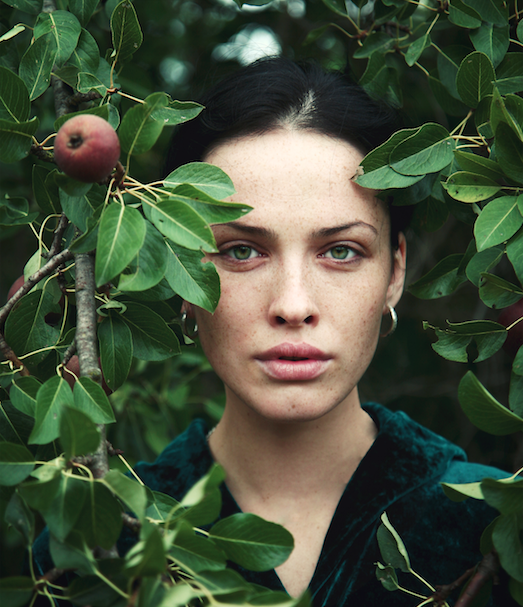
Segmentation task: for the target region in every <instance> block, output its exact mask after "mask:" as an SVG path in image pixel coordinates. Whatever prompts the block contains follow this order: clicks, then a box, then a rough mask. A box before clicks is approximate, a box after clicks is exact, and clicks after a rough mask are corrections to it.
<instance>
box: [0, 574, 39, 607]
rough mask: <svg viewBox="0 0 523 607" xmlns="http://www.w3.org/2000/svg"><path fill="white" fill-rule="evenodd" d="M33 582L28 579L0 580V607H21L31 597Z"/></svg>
mask: <svg viewBox="0 0 523 607" xmlns="http://www.w3.org/2000/svg"><path fill="white" fill-rule="evenodd" d="M33 590H34V582H33V580H32V578H30V577H22V576H18V577H8V578H4V579H2V580H0V601H1V602H2V607H23V606H24V605H27V604H28V603H29V602H30V599H31V597H32V596H33Z"/></svg>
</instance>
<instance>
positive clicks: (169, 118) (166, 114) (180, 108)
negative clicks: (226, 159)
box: [151, 100, 217, 168]
mask: <svg viewBox="0 0 523 607" xmlns="http://www.w3.org/2000/svg"><path fill="white" fill-rule="evenodd" d="M202 110H203V105H200V104H199V103H193V102H192V101H173V100H169V105H168V107H159V108H158V109H156V110H154V111H153V113H152V114H151V118H153V120H157V121H158V122H161V123H162V124H163V125H164V126H174V125H176V124H181V123H182V122H187V121H188V120H192V119H193V118H196V116H198V114H199V113H200V112H201V111H202ZM216 168H217V167H216Z"/></svg>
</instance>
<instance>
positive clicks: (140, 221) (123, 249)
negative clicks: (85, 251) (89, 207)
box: [95, 203, 146, 286]
mask: <svg viewBox="0 0 523 607" xmlns="http://www.w3.org/2000/svg"><path fill="white" fill-rule="evenodd" d="M145 232H146V227H145V221H144V218H143V217H142V215H141V214H140V212H139V211H137V210H136V209H133V208H132V207H128V206H125V205H123V204H117V203H113V204H110V205H109V206H108V207H106V208H105V210H104V212H103V213H102V220H101V222H100V227H99V230H98V246H97V251H96V265H95V273H96V285H97V286H101V285H103V284H105V283H106V282H110V281H111V280H112V279H113V278H115V277H116V276H118V274H119V273H120V272H122V271H123V270H124V269H125V268H126V266H127V265H128V264H129V263H130V262H131V261H132V260H133V258H134V257H135V256H136V254H137V253H138V251H139V250H140V248H141V247H142V244H143V241H144V239H145Z"/></svg>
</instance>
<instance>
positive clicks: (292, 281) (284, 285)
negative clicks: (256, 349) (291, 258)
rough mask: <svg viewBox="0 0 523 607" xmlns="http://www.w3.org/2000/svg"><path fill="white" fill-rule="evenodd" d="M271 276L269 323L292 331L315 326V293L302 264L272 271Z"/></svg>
mask: <svg viewBox="0 0 523 607" xmlns="http://www.w3.org/2000/svg"><path fill="white" fill-rule="evenodd" d="M274 272H275V276H274V283H273V284H274V287H273V293H272V301H271V304H270V306H269V322H270V323H271V324H273V325H288V326H292V327H299V326H302V325H316V324H317V323H318V320H319V309H318V306H317V304H316V297H315V292H316V289H315V287H314V280H313V277H312V273H311V272H310V271H308V268H307V267H306V264H302V263H299V262H298V263H290V264H287V265H286V266H285V267H281V266H280V267H278V268H275V270H274Z"/></svg>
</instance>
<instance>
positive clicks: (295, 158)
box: [120, 59, 510, 607]
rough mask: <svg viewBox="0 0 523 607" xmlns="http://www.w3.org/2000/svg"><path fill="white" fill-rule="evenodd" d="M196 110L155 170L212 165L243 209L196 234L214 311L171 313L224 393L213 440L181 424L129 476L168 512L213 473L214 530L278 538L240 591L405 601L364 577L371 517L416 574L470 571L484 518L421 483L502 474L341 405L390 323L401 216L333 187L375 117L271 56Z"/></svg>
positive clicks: (370, 138)
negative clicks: (384, 518) (252, 586)
mask: <svg viewBox="0 0 523 607" xmlns="http://www.w3.org/2000/svg"><path fill="white" fill-rule="evenodd" d="M203 104H204V105H205V106H206V110H205V111H204V112H202V114H201V116H200V117H199V118H198V119H197V120H195V121H192V122H190V123H188V124H187V125H184V127H182V128H181V129H180V132H179V133H178V134H177V136H176V137H175V139H174V143H173V147H172V150H171V153H170V155H169V159H168V166H167V171H171V170H173V169H174V168H176V167H177V166H179V165H181V164H183V163H185V162H189V161H194V160H204V161H206V162H209V163H212V164H215V165H216V166H219V167H220V168H222V169H223V170H225V171H226V172H227V173H228V174H229V175H230V176H231V177H232V180H233V182H234V185H235V187H236V190H237V194H235V195H234V196H233V197H232V200H234V201H241V202H242V203H245V204H248V205H250V206H252V207H253V210H252V211H251V212H250V213H249V214H247V215H245V216H244V217H242V218H241V219H238V220H236V221H233V222H230V223H227V224H220V225H216V226H214V228H213V229H214V233H215V237H216V242H217V245H218V248H219V253H216V254H209V255H208V256H207V259H208V261H212V262H213V263H214V264H215V265H216V267H217V270H218V272H219V275H220V280H221V299H220V302H219V305H218V308H217V309H216V312H215V313H214V314H213V315H211V314H209V313H207V312H205V311H204V310H202V309H199V308H197V307H195V306H193V305H190V304H188V303H185V304H184V306H183V314H184V318H185V321H187V320H188V319H192V321H193V322H195V323H196V324H197V326H198V329H199V338H200V340H201V344H202V346H203V348H204V350H205V352H206V354H207V356H208V358H209V361H210V362H211V364H212V366H213V367H214V369H215V371H216V372H217V374H218V375H219V376H220V377H221V379H222V380H223V382H224V384H225V391H226V407H225V412H224V415H223V418H222V419H221V421H220V422H219V424H218V425H217V426H216V428H214V429H211V430H209V429H208V428H205V426H204V424H203V422H201V421H196V422H194V423H193V424H192V425H191V426H190V427H189V428H188V430H187V431H186V432H184V433H183V434H182V435H181V436H179V437H178V438H176V439H175V440H174V441H173V442H172V443H171V444H170V445H169V446H168V447H167V448H166V449H165V451H164V452H163V453H162V454H161V455H160V457H159V458H158V459H157V461H156V462H155V463H154V464H145V463H142V464H139V465H138V466H137V468H136V472H137V473H138V475H139V476H140V477H141V478H142V479H143V481H144V482H145V483H146V484H147V485H148V486H150V487H151V488H152V489H154V490H159V491H163V492H165V493H167V494H169V495H171V496H173V497H174V498H176V499H181V498H182V497H183V495H184V494H185V493H186V491H187V490H188V489H189V488H190V487H191V486H192V485H193V484H194V483H195V482H196V481H197V480H198V479H199V478H200V477H201V476H203V475H204V474H205V473H206V472H207V471H208V469H209V467H210V466H211V464H212V463H213V461H217V462H219V463H220V464H221V465H222V466H223V467H224V469H225V471H226V475H227V476H226V484H225V485H224V486H223V488H222V494H223V508H222V513H221V516H222V517H225V516H228V515H230V514H233V513H234V512H238V511H239V510H242V511H248V512H253V513H255V514H258V515H260V516H262V517H264V518H266V519H268V520H271V521H275V522H278V523H280V524H282V525H284V526H285V527H286V528H287V529H288V530H289V531H291V533H292V534H293V536H294V539H295V546H296V547H295V549H294V551H293V552H292V554H291V556H290V558H289V559H288V561H287V562H285V563H284V564H283V565H281V566H280V567H278V569H277V571H269V572H262V573H253V572H248V571H245V570H241V572H242V574H243V575H244V576H245V577H246V578H247V579H248V580H249V581H251V582H255V583H259V584H262V585H265V586H268V587H271V588H274V589H283V588H284V589H285V590H287V591H288V592H289V593H290V594H291V595H295V596H297V595H299V594H300V593H302V592H303V591H304V590H305V589H307V588H309V589H310V591H311V594H312V597H313V604H314V605H315V607H331V606H332V607H334V606H336V607H349V606H353V607H366V606H369V607H377V606H378V605H385V604H386V605H388V606H393V605H401V606H403V605H411V604H412V605H415V604H417V602H419V601H418V599H415V598H412V597H408V596H406V595H404V594H402V593H400V592H394V593H389V592H387V591H386V590H384V589H383V588H382V586H381V584H380V583H379V582H378V581H377V580H376V577H375V573H374V571H375V564H374V563H375V562H376V561H377V560H380V555H379V551H378V546H377V541H376V530H377V528H378V526H379V524H380V515H381V514H382V512H384V511H385V510H386V511H387V513H388V515H389V518H390V520H391V521H392V523H393V525H394V526H395V527H396V528H397V529H398V531H399V532H400V534H401V535H402V537H403V539H404V541H405V543H406V545H407V548H408V549H409V552H410V554H411V558H412V562H413V565H414V568H415V569H416V570H418V571H419V573H421V575H423V576H424V577H425V578H426V579H427V580H429V581H430V582H431V583H433V584H448V583H451V582H452V581H454V580H455V579H457V578H458V577H459V576H460V575H461V574H462V573H463V572H464V571H466V570H467V569H468V568H469V567H472V566H474V565H475V564H476V563H477V562H478V561H479V560H481V554H480V553H479V549H478V548H479V547H478V543H479V541H478V538H479V536H480V534H481V531H482V530H483V529H484V528H485V526H486V525H487V524H488V523H489V522H490V520H492V519H493V518H494V516H495V512H494V511H493V510H491V509H490V508H488V507H486V506H485V505H484V503H483V502H476V501H474V500H467V501H465V502H462V503H454V502H451V501H450V500H448V499H447V498H446V497H445V496H444V494H443V491H442V489H441V487H440V484H439V483H440V481H442V480H445V481H447V482H470V481H476V480H479V479H481V478H483V477H485V476H495V477H499V476H500V475H502V473H500V472H499V471H497V470H494V469H491V468H486V467H482V466H475V465H472V464H468V463H466V462H465V455H464V453H463V452H462V451H461V450H460V449H459V448H457V447H455V446H454V445H451V444H450V443H448V442H447V441H446V440H444V439H443V438H440V437H438V436H436V435H434V434H432V433H431V432H429V431H428V430H426V429H424V428H422V427H420V426H419V425H417V424H415V423H414V422H412V421H411V420H410V419H408V418H407V416H405V415H404V414H402V413H396V414H394V413H391V412H390V411H388V410H387V409H385V408H383V407H381V406H379V405H376V404H364V405H363V406H362V405H361V403H360V400H359V396H358V382H359V380H360V378H361V376H362V375H363V373H364V372H365V370H366V369H367V367H368V365H369V364H370V362H371V359H372V357H373V354H374V351H375V349H376V345H377V342H378V340H379V337H380V332H381V333H382V334H386V333H389V332H391V329H393V328H394V325H395V312H394V306H395V305H396V304H397V302H398V301H399V299H400V297H401V294H402V290H403V285H404V278H405V261H406V244H405V238H404V236H403V233H402V229H403V227H404V217H403V215H404V214H403V213H402V212H401V207H398V208H395V207H389V206H388V204H387V203H385V202H384V201H382V200H380V199H378V198H377V197H376V193H375V192H373V191H370V190H365V189H363V188H361V187H359V186H357V185H356V184H355V183H354V182H353V181H351V177H352V176H353V175H354V174H355V173H356V171H357V168H358V165H359V163H360V161H361V159H362V158H363V156H364V154H365V153H366V152H368V151H369V150H370V149H372V148H374V147H376V146H377V145H379V144H380V143H382V142H383V141H384V140H386V139H387V138H388V137H389V136H390V134H391V133H392V132H393V131H394V130H395V126H396V125H395V124H394V120H393V116H392V114H391V113H390V111H389V110H388V109H387V108H385V107H383V106H381V105H380V104H378V103H376V102H374V101H372V100H370V99H369V98H368V97H367V95H366V94H365V93H364V92H363V91H362V90H361V89H360V88H359V87H357V86H354V85H351V84H349V83H347V82H346V81H345V80H344V79H343V78H342V77H341V76H337V75H329V74H325V73H324V72H323V71H322V70H320V69H319V68H317V67H314V66H312V65H304V66H300V65H296V64H294V63H292V62H289V61H286V60H283V59H270V60H264V61H260V62H258V63H256V64H254V65H251V66H249V67H247V68H244V69H243V70H240V71H239V72H237V73H236V74H234V75H233V76H231V77H229V78H228V79H227V80H226V81H224V82H222V83H221V84H219V85H218V86H217V87H216V88H215V89H213V90H212V91H211V92H210V93H209V94H208V95H207V97H206V98H205V99H203ZM382 321H383V322H382ZM382 325H383V327H382ZM128 541H129V539H127V540H126V539H122V541H121V543H120V553H123V551H125V549H126V547H127V546H128ZM405 585H409V586H410V587H412V581H411V580H407V581H406V582H405ZM491 604H494V603H491ZM496 604H498V605H501V604H502V603H501V602H498V603H496ZM508 604H510V602H506V601H504V602H503V605H504V606H505V605H508Z"/></svg>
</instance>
